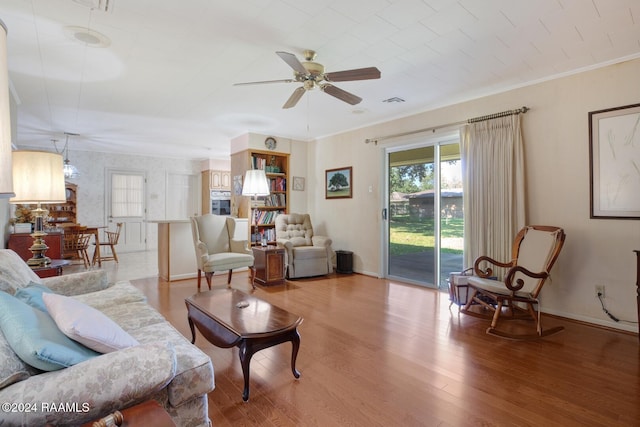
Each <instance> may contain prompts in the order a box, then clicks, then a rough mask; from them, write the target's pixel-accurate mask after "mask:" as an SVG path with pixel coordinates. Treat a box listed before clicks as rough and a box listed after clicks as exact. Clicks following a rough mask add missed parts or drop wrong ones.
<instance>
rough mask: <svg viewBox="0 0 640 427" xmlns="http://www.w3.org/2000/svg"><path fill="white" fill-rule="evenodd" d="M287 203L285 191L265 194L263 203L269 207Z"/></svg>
mask: <svg viewBox="0 0 640 427" xmlns="http://www.w3.org/2000/svg"><path fill="white" fill-rule="evenodd" d="M286 205H287V195H286V194H285V193H275V194H270V195H268V196H265V198H264V205H263V206H269V207H278V206H286Z"/></svg>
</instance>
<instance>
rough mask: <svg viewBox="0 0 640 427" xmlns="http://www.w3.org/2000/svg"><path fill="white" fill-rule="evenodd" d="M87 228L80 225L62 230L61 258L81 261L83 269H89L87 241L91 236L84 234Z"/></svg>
mask: <svg viewBox="0 0 640 427" xmlns="http://www.w3.org/2000/svg"><path fill="white" fill-rule="evenodd" d="M86 231H87V227H85V226H82V225H74V226H68V227H65V228H64V238H63V258H66V259H69V258H72V259H81V260H82V262H83V263H84V268H89V266H90V265H91V263H90V261H89V254H88V249H89V239H91V234H85V233H86Z"/></svg>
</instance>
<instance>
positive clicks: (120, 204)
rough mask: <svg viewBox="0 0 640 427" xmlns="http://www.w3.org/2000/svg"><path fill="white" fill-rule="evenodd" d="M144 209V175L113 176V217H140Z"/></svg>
mask: <svg viewBox="0 0 640 427" xmlns="http://www.w3.org/2000/svg"><path fill="white" fill-rule="evenodd" d="M143 208H144V178H143V177H142V175H120V174H115V173H114V174H113V175H112V176H111V215H112V216H114V217H140V216H142V215H143Z"/></svg>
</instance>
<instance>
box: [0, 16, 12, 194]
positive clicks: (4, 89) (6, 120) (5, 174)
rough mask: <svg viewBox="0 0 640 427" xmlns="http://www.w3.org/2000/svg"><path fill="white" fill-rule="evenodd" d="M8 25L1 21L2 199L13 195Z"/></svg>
mask: <svg viewBox="0 0 640 427" xmlns="http://www.w3.org/2000/svg"><path fill="white" fill-rule="evenodd" d="M10 112H11V107H10V105H9V71H8V69H7V27H5V25H4V23H3V22H2V21H0V199H7V198H9V197H13V196H14V193H13V181H12V175H11V114H10Z"/></svg>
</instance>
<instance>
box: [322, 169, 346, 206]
mask: <svg viewBox="0 0 640 427" xmlns="http://www.w3.org/2000/svg"><path fill="white" fill-rule="evenodd" d="M352 169H353V168H352V167H351V166H349V167H346V168H338V169H327V170H326V172H325V199H347V198H351V197H352V196H353V193H352V188H353V173H352V172H353V170H352Z"/></svg>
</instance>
